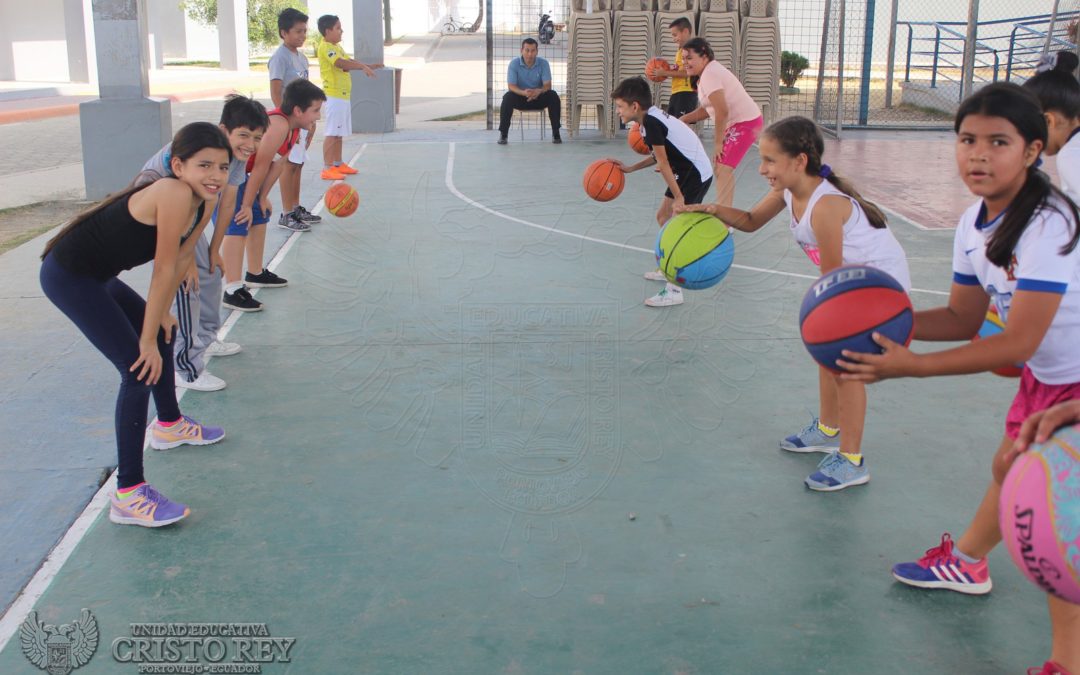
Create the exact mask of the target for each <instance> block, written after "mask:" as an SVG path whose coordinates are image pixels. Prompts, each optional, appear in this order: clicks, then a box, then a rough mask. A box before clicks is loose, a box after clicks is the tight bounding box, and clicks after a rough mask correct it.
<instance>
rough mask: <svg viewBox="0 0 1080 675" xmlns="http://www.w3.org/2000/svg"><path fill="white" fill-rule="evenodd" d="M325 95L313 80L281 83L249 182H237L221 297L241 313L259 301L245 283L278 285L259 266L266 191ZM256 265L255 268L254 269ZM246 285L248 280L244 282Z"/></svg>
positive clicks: (249, 169) (250, 161) (255, 308)
mask: <svg viewBox="0 0 1080 675" xmlns="http://www.w3.org/2000/svg"><path fill="white" fill-rule="evenodd" d="M325 100H326V94H324V93H323V90H322V89H319V87H317V86H316V85H314V84H312V83H311V82H309V81H307V80H303V79H298V80H294V81H292V82H291V83H289V84H288V86H286V87H285V90H284V92H283V93H282V97H281V107H280V108H274V109H273V110H271V111H269V112H268V113H267V115H268V116H269V118H270V122H269V125H268V126H267V128H266V134H264V136H263V140H262V144H261V147H260V149H259V151H258V152H256V153H255V154H254V155H251V156H250V157H249V158H248V161H247V173H248V180H247V182H246V183H245V184H244V185H242V186H241V187H240V190H239V192H238V194H237V199H236V214H235V215H234V216H233V221H232V223H230V224H229V229H228V231H226V233H225V242H224V244H223V245H222V250H223V251H224V254H225V255H224V258H225V296H224V300H223V301H222V304H223V305H225V306H226V307H228V308H230V309H235V310H237V311H240V312H258V311H259V310H261V309H262V303H261V302H259V301H258V300H256V299H255V298H253V297H252V296H251V293H250V292H248V290H247V286H254V287H269V288H281V287H283V286H286V285H288V282H287V281H286V280H285V279H282V278H281V277H279V276H278V275H276V274H274V273H273V272H271V271H270V270H268V269H266V268H265V267H264V266H263V249H264V248H265V244H266V224H267V223H268V222H270V212H271V210H272V208H273V207H271V205H270V198H269V194H270V190H271V188H273V187H274V183H276V182H277V180H278V177H280V176H281V175H282V168H283V167H284V165H285V164H286V162H288V156H289V153H290V152H291V151H292V149H293V148H294V147H295V146H296V144H297V143H298V142H300V141H299V136H300V130H301V129H306V128H309V127H310V126H311V125H313V124H315V122H316V121H318V119H319V114H320V110H321V109H322V103H323V101H325ZM310 229H311V226H309V225H307V224H306V223H300V224H299V226H298V227H297V229H296V231H298V232H306V231H307V230H310ZM245 248H246V250H247V270H248V271H247V273H246V274H245V275H244V279H243V281H241V279H240V272H241V270H242V269H243V264H244V252H245ZM253 270H258V271H253ZM245 284H246V285H245Z"/></svg>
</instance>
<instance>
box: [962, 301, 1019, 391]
mask: <svg viewBox="0 0 1080 675" xmlns="http://www.w3.org/2000/svg"><path fill="white" fill-rule="evenodd" d="M1004 330H1005V322H1004V321H1002V320H1001V316H999V315H998V311H997V307H994V306H993V305H990V309H988V310H986V320H985V321H983V325H982V326H981V327H980V328H979V332H978V334H976V335H975V337H973V338H972V339H971V341H972V342H974V341H975V340H985V339H986V338H988V337H990V336H991V335H997V334H998V333H1001V332H1003V331H1004ZM990 372H992V373H993V374H995V375H1000V376H1001V377H1020V373H1022V372H1024V364H1023V363H1017V364H1015V365H1012V366H1002V367H1000V368H995V369H994V370H992V371H990Z"/></svg>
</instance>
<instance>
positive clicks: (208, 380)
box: [176, 370, 225, 391]
mask: <svg viewBox="0 0 1080 675" xmlns="http://www.w3.org/2000/svg"><path fill="white" fill-rule="evenodd" d="M176 386H178V387H183V388H184V389H194V390H195V391H218V390H220V389H224V388H225V380H223V379H221V378H220V377H216V376H214V375H211V374H210V371H209V370H204V371H202V374H201V375H199V377H198V378H197V379H196V380H195V381H194V382H188V381H187V380H185V379H184V378H182V377H180V378H177V380H176Z"/></svg>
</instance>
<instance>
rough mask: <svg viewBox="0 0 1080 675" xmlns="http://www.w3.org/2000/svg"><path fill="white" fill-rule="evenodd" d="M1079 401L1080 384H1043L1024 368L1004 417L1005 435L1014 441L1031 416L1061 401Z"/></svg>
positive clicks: (1029, 370)
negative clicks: (1017, 388)
mask: <svg viewBox="0 0 1080 675" xmlns="http://www.w3.org/2000/svg"><path fill="white" fill-rule="evenodd" d="M1076 399H1080V382H1073V383H1071V384H1043V383H1042V382H1039V381H1038V380H1037V379H1035V376H1034V375H1033V374H1032V373H1031V369H1030V368H1028V367H1027V366H1024V370H1023V372H1022V373H1020V390H1019V391H1017V392H1016V398H1014V399H1013V402H1012V405H1011V406H1009V414H1008V415H1006V416H1005V435H1006V436H1008V437H1009V438H1011V439H1013V440H1016V437H1017V436H1018V435H1019V434H1020V425H1021V424H1023V423H1024V420H1026V419H1027V418H1028V417H1030V416H1031V415H1032V414H1034V413H1037V412H1040V411H1042V410H1046V409H1047V408H1052V407H1053V406H1055V405H1057V404H1058V403H1061V402H1063V401H1074V400H1076Z"/></svg>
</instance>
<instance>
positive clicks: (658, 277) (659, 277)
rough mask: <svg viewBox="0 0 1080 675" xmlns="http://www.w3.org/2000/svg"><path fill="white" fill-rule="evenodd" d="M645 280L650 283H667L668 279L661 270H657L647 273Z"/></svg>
mask: <svg viewBox="0 0 1080 675" xmlns="http://www.w3.org/2000/svg"><path fill="white" fill-rule="evenodd" d="M645 278H646V279H648V280H649V281H667V277H665V276H664V273H663V272H661V271H660V270H659V269H655V270H653V271H651V272H646V273H645Z"/></svg>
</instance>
